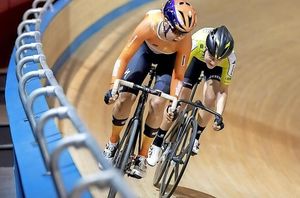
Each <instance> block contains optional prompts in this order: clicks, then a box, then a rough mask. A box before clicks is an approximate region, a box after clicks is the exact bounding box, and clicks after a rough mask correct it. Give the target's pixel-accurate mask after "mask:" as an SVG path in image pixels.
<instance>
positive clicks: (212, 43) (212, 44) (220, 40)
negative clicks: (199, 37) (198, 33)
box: [206, 25, 234, 59]
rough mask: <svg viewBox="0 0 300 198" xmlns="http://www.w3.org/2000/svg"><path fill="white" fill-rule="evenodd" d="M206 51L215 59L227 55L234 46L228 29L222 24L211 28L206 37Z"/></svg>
mask: <svg viewBox="0 0 300 198" xmlns="http://www.w3.org/2000/svg"><path fill="white" fill-rule="evenodd" d="M206 47H207V50H208V52H209V53H210V54H211V55H212V56H213V57H215V58H217V59H223V58H226V57H228V56H229V55H230V54H231V52H232V50H233V47H234V41H233V38H232V36H231V34H230V32H229V31H228V29H227V28H226V27H225V26H224V25H222V26H220V27H217V28H215V29H213V30H212V31H211V32H210V33H209V34H208V36H207V38H206Z"/></svg>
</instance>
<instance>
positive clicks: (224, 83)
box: [216, 52, 236, 115]
mask: <svg viewBox="0 0 300 198" xmlns="http://www.w3.org/2000/svg"><path fill="white" fill-rule="evenodd" d="M223 64H224V67H223V68H224V69H223V72H222V76H221V87H220V91H219V93H218V94H217V101H216V107H217V109H216V111H217V112H218V113H219V114H221V115H222V114H223V112H224V110H225V106H226V101H227V97H228V87H229V85H230V83H231V80H232V76H233V73H234V69H235V67H236V57H235V53H234V52H233V53H232V54H231V55H230V56H229V57H228V58H227V59H226V60H224V61H223Z"/></svg>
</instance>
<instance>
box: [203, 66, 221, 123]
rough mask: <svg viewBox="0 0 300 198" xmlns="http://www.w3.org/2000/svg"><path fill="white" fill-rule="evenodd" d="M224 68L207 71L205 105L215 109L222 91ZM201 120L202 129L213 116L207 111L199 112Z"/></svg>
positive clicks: (204, 94) (204, 91)
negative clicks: (221, 81) (219, 93)
mask: <svg viewBox="0 0 300 198" xmlns="http://www.w3.org/2000/svg"><path fill="white" fill-rule="evenodd" d="M221 74H222V68H221V67H218V66H217V67H215V68H214V69H207V70H206V71H205V77H206V81H205V83H204V87H203V99H202V102H203V104H204V105H205V106H206V107H208V108H211V109H213V108H214V107H215V103H216V99H217V95H218V92H219V91H220V85H221V83H220V80H221ZM199 114H200V119H199V124H200V126H201V127H205V126H206V125H207V124H208V122H209V120H210V119H211V117H212V115H211V114H210V113H208V112H206V111H199Z"/></svg>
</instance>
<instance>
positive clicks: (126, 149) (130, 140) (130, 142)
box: [108, 120, 140, 198]
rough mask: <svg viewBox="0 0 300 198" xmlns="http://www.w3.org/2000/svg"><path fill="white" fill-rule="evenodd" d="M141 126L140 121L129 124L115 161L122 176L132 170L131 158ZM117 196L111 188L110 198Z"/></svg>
mask: <svg viewBox="0 0 300 198" xmlns="http://www.w3.org/2000/svg"><path fill="white" fill-rule="evenodd" d="M139 126H140V125H139V121H138V120H134V121H132V122H131V121H130V122H129V124H128V127H127V128H126V130H125V132H124V135H123V137H122V139H121V141H120V144H119V147H118V149H117V151H116V154H115V157H114V159H113V164H114V166H115V167H116V168H118V169H119V170H121V172H122V174H126V172H127V171H128V170H130V166H131V164H132V159H131V156H132V155H133V153H134V149H135V145H136V140H137V136H138V133H139ZM116 194H117V191H116V190H115V189H114V188H112V187H111V188H110V189H109V193H108V198H114V197H115V196H116Z"/></svg>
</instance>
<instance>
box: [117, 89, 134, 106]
mask: <svg viewBox="0 0 300 198" xmlns="http://www.w3.org/2000/svg"><path fill="white" fill-rule="evenodd" d="M135 99H136V95H134V94H132V93H127V92H126V93H121V94H120V96H119V98H118V101H117V104H118V105H119V106H123V105H132V104H133V103H134V101H135Z"/></svg>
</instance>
